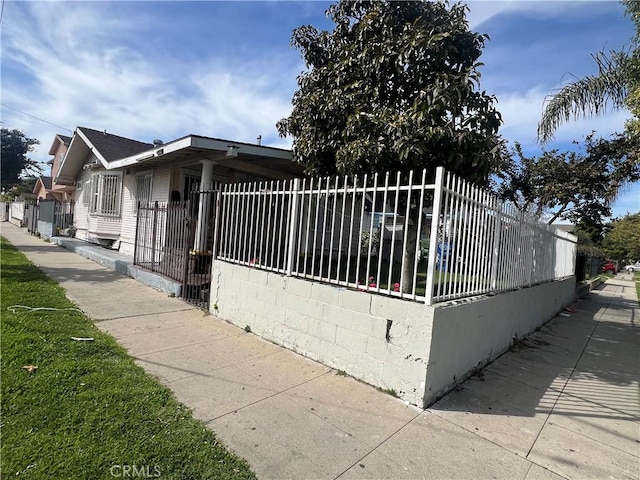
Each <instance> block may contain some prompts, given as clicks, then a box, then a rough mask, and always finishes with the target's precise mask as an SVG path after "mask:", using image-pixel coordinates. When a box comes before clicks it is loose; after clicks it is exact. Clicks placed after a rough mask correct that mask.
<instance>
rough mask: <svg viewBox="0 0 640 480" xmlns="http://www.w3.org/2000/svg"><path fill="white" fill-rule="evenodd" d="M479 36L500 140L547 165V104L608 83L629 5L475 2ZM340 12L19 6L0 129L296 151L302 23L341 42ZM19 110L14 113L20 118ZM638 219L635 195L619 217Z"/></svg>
mask: <svg viewBox="0 0 640 480" xmlns="http://www.w3.org/2000/svg"><path fill="white" fill-rule="evenodd" d="M467 3H468V5H469V7H470V13H469V16H468V18H469V21H470V24H471V28H472V29H473V30H475V31H478V32H480V33H487V34H488V35H489V36H490V41H489V42H487V45H486V48H485V51H484V54H483V56H482V57H481V61H482V62H483V63H484V64H485V66H484V67H482V69H481V72H482V80H481V87H482V88H483V89H484V90H486V91H487V92H489V93H491V94H494V95H496V97H497V98H498V104H497V107H498V110H499V111H500V112H501V113H502V115H503V120H504V125H503V127H502V129H501V133H502V135H503V136H504V137H505V138H506V139H507V140H509V141H510V142H513V141H520V142H521V143H522V144H523V146H524V148H525V151H526V152H527V153H530V154H535V153H537V152H538V146H537V145H536V144H535V141H534V139H535V133H536V125H537V122H538V120H539V118H540V115H541V113H542V105H543V101H544V98H545V96H546V95H548V94H549V93H551V92H552V91H553V90H554V89H557V88H559V87H560V86H562V85H563V84H564V83H566V82H567V81H570V80H571V78H572V75H573V76H575V77H582V76H585V75H588V74H593V73H595V71H596V67H595V63H594V62H593V60H592V58H591V56H590V55H591V53H594V52H597V51H599V50H603V49H605V50H617V49H620V48H623V47H624V46H625V45H626V46H628V45H629V43H630V38H631V36H632V34H633V25H632V23H631V21H630V20H629V19H628V18H626V17H624V16H623V12H624V8H623V6H622V5H620V4H619V3H617V2H612V1H609V2H592V1H589V2H562V1H554V2H551V1H548V2H547V1H535V2H522V1H470V2H467ZM329 4H330V2H312V1H310V2H280V1H264V2H240V1H236V2H217V1H201V2H89V1H85V2H18V1H6V2H5V4H4V11H3V15H2V23H1V29H2V34H1V35H2V38H1V40H2V53H1V60H2V104H4V105H5V106H3V107H2V125H3V126H4V127H6V128H18V129H20V130H22V131H24V132H25V133H26V134H27V136H29V137H35V138H38V139H40V141H41V145H40V146H39V148H38V151H37V152H35V153H34V154H33V157H34V158H35V159H37V160H40V161H46V160H48V158H49V157H48V155H47V151H48V149H49V146H50V145H51V142H52V141H53V138H54V135H55V134H56V133H65V134H70V132H69V131H65V130H63V129H62V128H57V127H55V126H52V125H50V124H47V123H44V122H42V121H38V120H35V119H33V118H31V117H29V116H26V115H24V114H22V113H18V112H16V111H15V110H12V108H13V109H18V110H20V111H22V112H26V113H28V114H30V115H32V116H35V117H38V118H40V119H42V120H46V121H48V122H51V123H53V124H55V125H58V126H60V127H64V128H67V129H69V130H73V129H74V128H75V127H76V126H78V125H81V126H87V127H92V128H96V129H99V130H102V129H106V130H107V131H109V132H111V133H114V134H117V135H122V136H126V137H131V138H135V139H138V140H144V141H151V140H153V139H155V138H160V139H162V140H165V141H168V140H172V139H174V138H178V137H181V136H183V135H186V134H189V133H194V134H200V135H206V136H213V137H223V138H228V139H233V140H238V141H246V142H254V141H255V140H256V137H257V136H258V135H262V137H263V144H266V145H271V146H279V147H289V146H290V145H291V139H281V138H279V137H278V135H277V131H276V128H275V123H276V122H277V121H278V120H279V119H280V118H282V117H285V116H287V115H288V113H289V112H290V110H291V97H292V95H293V93H294V92H295V90H296V76H297V75H298V74H299V73H300V72H301V71H302V70H303V69H304V63H303V62H302V60H301V57H300V55H299V52H298V51H296V50H294V49H293V48H291V47H290V45H289V41H290V37H291V31H292V30H293V29H294V28H296V27H298V26H300V25H303V24H312V25H314V26H316V27H318V28H324V29H331V23H330V22H329V21H328V20H327V19H326V17H325V15H324V12H325V10H326V8H327V6H328V5H329ZM8 107H11V108H8ZM626 118H628V113H627V112H624V111H619V112H611V113H609V114H607V115H605V116H602V117H597V118H592V119H587V120H582V121H578V122H571V123H569V124H567V125H566V126H564V127H562V128H561V129H560V130H559V131H558V132H557V135H556V140H555V141H554V142H552V143H550V144H549V148H558V149H561V150H564V149H569V148H573V147H572V145H571V141H572V140H580V139H581V138H583V137H584V135H586V134H588V133H589V132H591V131H592V130H596V131H598V132H599V133H600V134H602V135H608V134H610V133H612V132H614V131H621V130H622V128H623V125H624V120H625V119H626ZM639 210H640V184H634V185H631V186H628V187H627V188H626V190H625V191H624V192H623V193H622V195H620V198H619V199H618V200H617V201H616V203H615V205H614V215H616V216H617V215H623V214H625V213H627V212H631V213H634V212H637V211H639Z"/></svg>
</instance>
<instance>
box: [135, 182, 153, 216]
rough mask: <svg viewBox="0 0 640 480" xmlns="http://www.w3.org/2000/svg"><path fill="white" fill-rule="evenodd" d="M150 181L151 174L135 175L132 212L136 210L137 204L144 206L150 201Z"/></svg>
mask: <svg viewBox="0 0 640 480" xmlns="http://www.w3.org/2000/svg"><path fill="white" fill-rule="evenodd" d="M151 180H152V174H151V173H142V174H139V175H136V196H135V198H134V201H133V211H134V212H136V211H137V210H138V203H140V205H145V204H148V203H149V202H150V201H151Z"/></svg>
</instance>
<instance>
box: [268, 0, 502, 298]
mask: <svg viewBox="0 0 640 480" xmlns="http://www.w3.org/2000/svg"><path fill="white" fill-rule="evenodd" d="M466 12H467V7H466V6H463V5H461V4H455V5H453V6H451V7H449V6H448V4H446V3H444V2H427V1H401V2H400V1H386V0H377V1H369V0H351V1H346V0H342V1H339V2H338V3H336V4H334V5H332V6H331V7H329V9H328V10H327V15H328V16H329V18H330V19H331V20H332V21H333V23H334V24H335V28H334V29H333V31H331V32H328V31H321V30H318V29H316V28H315V27H313V26H310V25H306V26H302V27H299V28H297V29H296V30H294V32H293V36H292V40H291V43H292V45H293V46H294V47H296V48H298V49H299V50H300V51H301V53H302V56H303V58H304V60H305V62H306V65H307V71H305V72H303V73H301V74H300V76H299V77H298V87H299V88H298V90H297V92H296V93H295V94H294V97H293V101H292V103H293V110H292V112H291V115H290V116H289V117H288V118H284V119H282V120H280V121H279V122H278V125H277V127H278V131H279V133H280V135H282V136H287V135H291V136H293V152H294V155H295V158H296V159H297V160H298V161H299V162H301V163H302V164H303V165H304V166H305V167H306V170H307V173H309V174H312V175H332V174H335V173H340V174H360V173H365V172H381V173H382V172H385V171H398V170H400V171H404V172H407V171H408V170H410V169H422V168H426V169H428V170H429V171H430V172H431V173H433V172H434V171H435V169H436V167H437V166H444V167H445V168H447V169H448V170H450V171H452V172H455V173H457V174H459V175H461V176H463V177H465V178H467V179H469V180H473V181H476V182H487V181H488V178H489V174H490V173H491V172H492V171H493V170H495V169H496V167H497V165H498V163H499V160H500V154H501V152H502V141H501V139H500V138H499V136H498V128H499V126H500V123H501V117H500V114H499V113H498V112H497V111H496V109H495V107H494V102H495V98H494V97H493V96H491V95H489V94H487V93H486V92H485V91H482V90H481V89H480V86H479V83H480V73H479V71H478V68H479V67H480V66H481V63H479V61H478V60H479V58H480V55H481V53H482V49H483V47H484V43H485V41H486V39H487V37H486V36H485V35H481V34H478V33H474V32H471V31H470V30H469V25H468V23H467V20H466ZM396 200H397V202H398V203H399V204H400V205H402V204H405V202H406V200H407V198H406V194H404V193H402V194H400V198H398V199H396ZM408 212H409V218H410V221H409V222H408V225H409V227H408V232H407V234H408V237H407V240H408V241H407V243H406V245H407V247H406V251H405V252H404V259H403V260H404V261H403V265H404V268H405V272H404V275H403V279H404V282H403V283H404V285H402V286H401V287H400V288H401V290H402V291H410V290H411V279H412V272H411V271H410V269H411V268H412V265H413V264H414V262H413V260H414V258H415V255H416V247H415V245H416V236H417V224H418V222H417V219H418V216H419V215H420V214H421V212H419V211H418V207H417V206H416V205H410V209H409V210H408Z"/></svg>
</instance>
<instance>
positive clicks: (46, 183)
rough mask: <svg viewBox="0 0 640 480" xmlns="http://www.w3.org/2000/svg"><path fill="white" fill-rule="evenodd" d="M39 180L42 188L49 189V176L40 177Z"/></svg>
mask: <svg viewBox="0 0 640 480" xmlns="http://www.w3.org/2000/svg"><path fill="white" fill-rule="evenodd" d="M40 181H41V182H42V185H44V188H46V189H47V190H51V177H40Z"/></svg>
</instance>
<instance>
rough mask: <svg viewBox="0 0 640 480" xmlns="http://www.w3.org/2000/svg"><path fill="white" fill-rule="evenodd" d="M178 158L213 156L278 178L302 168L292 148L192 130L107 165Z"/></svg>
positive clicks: (223, 162) (150, 163)
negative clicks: (226, 138) (204, 133)
mask: <svg viewBox="0 0 640 480" xmlns="http://www.w3.org/2000/svg"><path fill="white" fill-rule="evenodd" d="M178 160H179V161H181V162H184V161H189V160H193V162H194V163H195V162H197V161H199V160H213V161H215V162H216V164H217V165H221V166H226V167H229V168H232V169H234V170H238V171H242V172H247V173H251V174H254V175H259V176H264V177H268V178H280V179H288V178H294V177H299V176H301V175H302V174H303V170H304V169H303V167H302V165H300V164H299V163H296V162H294V161H293V152H291V150H286V149H283V148H275V147H268V146H263V145H256V144H251V143H244V142H236V141H233V140H225V139H222V138H212V137H203V136H200V135H193V134H191V135H187V136H185V137H182V138H178V139H176V140H173V141H171V142H168V143H164V144H161V145H154V146H153V148H150V149H148V150H145V151H144V152H141V153H138V154H135V155H131V156H129V157H126V158H122V159H119V160H116V161H113V162H110V164H109V167H108V168H110V169H111V168H123V167H129V166H133V165H139V166H148V167H155V166H160V165H167V164H170V163H173V162H175V161H178Z"/></svg>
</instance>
